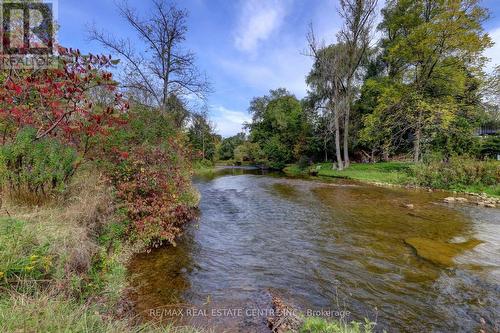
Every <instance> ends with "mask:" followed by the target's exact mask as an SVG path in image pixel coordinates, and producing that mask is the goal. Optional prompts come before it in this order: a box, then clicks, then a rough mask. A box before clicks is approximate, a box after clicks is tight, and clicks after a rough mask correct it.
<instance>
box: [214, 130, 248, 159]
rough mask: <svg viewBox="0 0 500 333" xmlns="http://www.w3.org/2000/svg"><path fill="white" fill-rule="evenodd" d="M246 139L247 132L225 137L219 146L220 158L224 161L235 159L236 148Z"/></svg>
mask: <svg viewBox="0 0 500 333" xmlns="http://www.w3.org/2000/svg"><path fill="white" fill-rule="evenodd" d="M245 141H246V135H245V133H238V134H237V135H234V136H231V137H229V138H225V139H223V140H222V143H221V145H220V147H219V158H220V159H221V160H223V161H227V160H231V159H234V150H235V149H236V147H238V146H240V145H242V144H243V143H244V142H245Z"/></svg>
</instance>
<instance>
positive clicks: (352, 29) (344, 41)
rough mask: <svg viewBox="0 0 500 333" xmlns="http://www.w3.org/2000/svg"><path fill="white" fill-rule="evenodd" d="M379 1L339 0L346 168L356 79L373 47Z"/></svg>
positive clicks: (341, 103) (346, 165) (340, 63)
mask: <svg viewBox="0 0 500 333" xmlns="http://www.w3.org/2000/svg"><path fill="white" fill-rule="evenodd" d="M376 6H377V0H340V16H341V17H342V18H343V19H344V25H343V27H342V29H341V30H340V32H339V34H338V43H339V44H341V45H343V46H344V47H342V48H341V49H340V51H342V53H341V55H340V59H339V60H340V61H339V65H340V66H342V67H345V69H343V70H342V71H343V72H344V73H345V74H344V75H345V78H344V80H343V84H344V90H345V96H343V97H344V98H345V101H343V102H342V101H339V102H340V105H341V107H342V108H343V112H342V113H343V116H344V140H343V141H344V142H343V144H344V166H345V167H349V164H350V160H349V124H350V123H349V120H350V113H351V108H352V106H353V99H354V92H355V87H354V85H355V80H356V76H357V74H358V71H359V70H360V69H361V68H362V66H361V65H362V61H363V59H364V58H365V56H366V53H367V52H368V48H369V46H370V33H371V29H372V25H373V19H374V12H375V8H376Z"/></svg>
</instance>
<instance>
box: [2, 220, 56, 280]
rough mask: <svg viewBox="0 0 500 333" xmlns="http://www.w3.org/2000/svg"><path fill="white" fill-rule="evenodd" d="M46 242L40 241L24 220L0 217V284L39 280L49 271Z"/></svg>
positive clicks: (50, 265) (50, 262)
mask: <svg viewBox="0 0 500 333" xmlns="http://www.w3.org/2000/svg"><path fill="white" fill-rule="evenodd" d="M48 248H49V246H48V244H41V243H40V242H39V241H38V240H37V238H36V234H35V232H34V231H33V230H31V229H29V228H28V227H27V225H26V222H24V221H20V220H16V219H11V218H0V286H1V285H2V284H6V283H8V282H9V281H11V282H17V281H21V280H26V279H30V280H31V279H33V280H37V279H42V278H44V277H46V276H47V275H49V274H50V272H51V271H52V266H53V265H52V257H51V255H50V254H49V253H48Z"/></svg>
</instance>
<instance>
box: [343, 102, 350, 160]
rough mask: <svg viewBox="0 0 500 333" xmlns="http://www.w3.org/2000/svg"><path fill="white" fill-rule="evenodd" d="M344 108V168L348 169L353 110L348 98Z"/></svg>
mask: <svg viewBox="0 0 500 333" xmlns="http://www.w3.org/2000/svg"><path fill="white" fill-rule="evenodd" d="M343 106H344V167H345V168H348V167H349V165H350V164H351V161H350V159H349V114H350V111H351V110H350V109H351V103H350V98H349V96H347V98H346V100H345V101H344V103H343Z"/></svg>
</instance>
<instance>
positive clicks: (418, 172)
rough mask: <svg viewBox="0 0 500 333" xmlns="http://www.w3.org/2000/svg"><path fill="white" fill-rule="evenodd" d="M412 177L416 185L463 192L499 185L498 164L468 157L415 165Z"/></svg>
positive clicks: (499, 166)
mask: <svg viewBox="0 0 500 333" xmlns="http://www.w3.org/2000/svg"><path fill="white" fill-rule="evenodd" d="M412 171H413V175H414V177H415V181H416V183H417V185H420V186H428V187H432V188H441V189H453V190H464V189H466V188H467V187H470V186H493V185H496V184H498V183H500V163H499V162H497V161H480V160H476V159H472V158H468V157H463V156H462V157H452V158H450V160H448V161H442V160H437V159H435V158H434V159H431V160H429V161H427V162H425V163H423V164H419V165H416V166H415V167H414V168H413V169H412Z"/></svg>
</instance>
